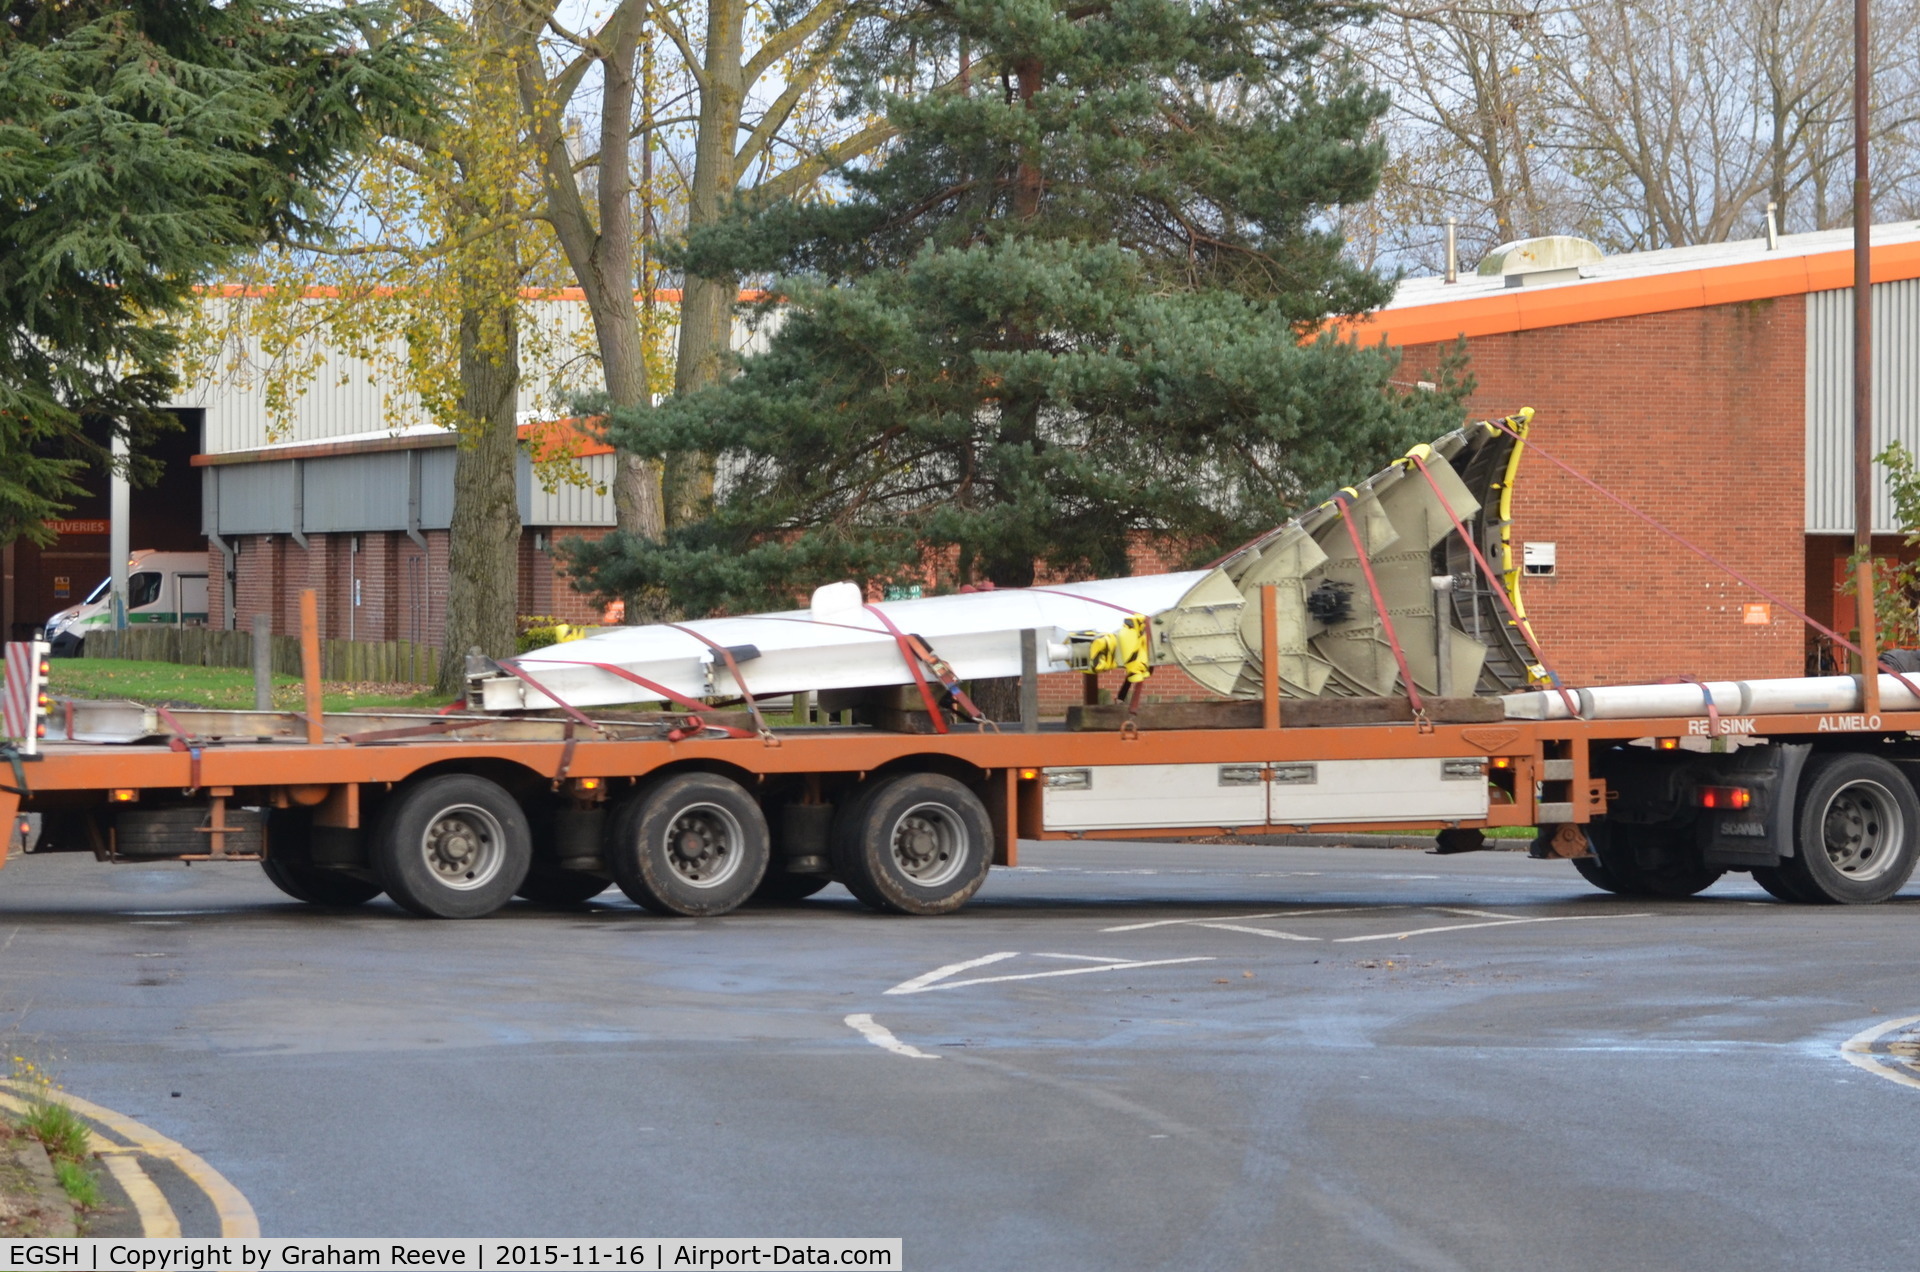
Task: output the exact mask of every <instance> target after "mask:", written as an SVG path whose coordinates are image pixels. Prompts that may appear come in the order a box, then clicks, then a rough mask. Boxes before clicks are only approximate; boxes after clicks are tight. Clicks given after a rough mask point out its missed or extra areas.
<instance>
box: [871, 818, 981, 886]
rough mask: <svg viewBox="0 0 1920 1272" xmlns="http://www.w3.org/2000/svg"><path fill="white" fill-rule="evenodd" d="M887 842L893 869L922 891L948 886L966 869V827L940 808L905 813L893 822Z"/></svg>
mask: <svg viewBox="0 0 1920 1272" xmlns="http://www.w3.org/2000/svg"><path fill="white" fill-rule="evenodd" d="M890 840H891V842H890V844H889V847H890V849H891V850H892V854H893V862H894V865H896V866H897V867H899V869H900V872H901V873H902V874H904V875H906V876H907V878H908V879H910V880H912V881H913V882H914V883H917V884H920V885H921V886H923V887H939V886H940V885H942V884H946V883H949V882H951V881H952V880H953V879H954V877H955V876H956V875H958V874H959V873H960V871H961V870H962V869H963V868H965V866H966V856H967V853H966V848H967V830H966V827H965V825H964V823H962V822H961V821H960V819H959V817H958V815H957V814H956V813H955V812H954V811H953V810H952V809H951V808H949V807H947V806H946V805H944V804H931V803H930V804H921V805H919V806H918V807H915V808H910V809H908V810H907V811H906V812H905V813H903V814H901V816H900V818H899V820H898V821H896V822H894V824H893V834H892V835H891V836H890Z"/></svg>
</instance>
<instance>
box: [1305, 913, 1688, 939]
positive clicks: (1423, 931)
mask: <svg viewBox="0 0 1920 1272" xmlns="http://www.w3.org/2000/svg"><path fill="white" fill-rule="evenodd" d="M1652 917H1653V913H1652V911H1646V912H1643V913H1640V914H1559V915H1550V916H1547V917H1543V918H1537V919H1496V920H1495V921H1494V922H1492V923H1449V924H1447V925H1445V926H1444V927H1427V928H1414V929H1413V930H1412V931H1409V932H1376V933H1374V934H1373V935H1371V936H1337V937H1335V938H1334V944H1336V945H1344V944H1346V943H1347V942H1349V941H1399V940H1404V939H1405V938H1407V937H1409V936H1426V935H1428V934H1430V933H1433V932H1465V931H1467V930H1468V929H1469V928H1490V927H1513V926H1514V925H1516V924H1520V923H1578V922H1580V921H1582V920H1584V919H1650V918H1652Z"/></svg>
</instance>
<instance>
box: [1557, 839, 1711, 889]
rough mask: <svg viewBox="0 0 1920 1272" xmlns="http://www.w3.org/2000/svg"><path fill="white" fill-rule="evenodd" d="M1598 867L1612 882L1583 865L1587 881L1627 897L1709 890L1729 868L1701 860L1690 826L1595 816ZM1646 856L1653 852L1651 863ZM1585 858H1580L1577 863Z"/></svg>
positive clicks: (1579, 863) (1594, 846)
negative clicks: (1599, 876)
mask: <svg viewBox="0 0 1920 1272" xmlns="http://www.w3.org/2000/svg"><path fill="white" fill-rule="evenodd" d="M1587 835H1588V837H1589V838H1590V839H1591V841H1592V843H1593V850H1594V852H1595V853H1597V854H1599V857H1600V860H1599V862H1598V863H1597V864H1598V866H1599V870H1598V871H1597V872H1596V873H1599V874H1603V875H1605V876H1606V877H1607V878H1609V879H1611V880H1612V881H1613V886H1609V885H1608V884H1606V883H1602V882H1601V881H1600V880H1599V879H1597V878H1595V877H1594V874H1590V873H1588V870H1587V869H1581V871H1580V873H1581V874H1582V875H1584V876H1585V877H1586V878H1587V880H1588V882H1590V883H1593V884H1594V885H1595V886H1597V887H1601V888H1606V889H1607V890H1608V891H1609V892H1616V893H1618V894H1619V895H1621V896H1623V897H1665V898H1667V899H1668V900H1672V901H1678V900H1684V899H1685V898H1687V897H1690V896H1693V895H1694V894H1695V893H1699V892H1705V891H1706V890H1707V889H1708V888H1711V887H1712V886H1713V885H1714V884H1716V883H1718V882H1719V881H1720V876H1722V875H1724V874H1725V873H1726V871H1724V870H1721V869H1720V868H1718V867H1717V866H1709V865H1706V864H1705V863H1703V862H1701V861H1700V860H1699V859H1698V857H1697V856H1696V854H1695V853H1694V852H1693V851H1692V844H1691V839H1692V828H1691V827H1690V826H1686V825H1679V826H1672V825H1664V824H1663V825H1657V826H1637V825H1632V824H1629V823H1615V822H1612V821H1596V822H1594V823H1593V824H1592V825H1590V826H1588V827H1587ZM1644 857H1652V858H1654V861H1653V862H1651V863H1649V862H1646V861H1645V860H1644ZM1583 864H1584V863H1582V862H1579V861H1576V862H1575V863H1574V865H1575V866H1576V867H1578V866H1582V865H1583Z"/></svg>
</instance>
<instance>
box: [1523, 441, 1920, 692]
mask: <svg viewBox="0 0 1920 1272" xmlns="http://www.w3.org/2000/svg"><path fill="white" fill-rule="evenodd" d="M1489 422H1490V423H1492V425H1493V426H1494V427H1495V428H1497V429H1499V430H1500V431H1501V432H1503V433H1505V434H1506V435H1507V436H1508V437H1511V438H1513V439H1514V440H1515V441H1517V442H1525V443H1526V446H1527V449H1528V450H1529V451H1531V452H1532V453H1533V454H1535V455H1538V456H1539V457H1540V458H1542V459H1544V460H1546V461H1547V462H1548V463H1549V464H1552V465H1553V466H1554V467H1555V468H1558V469H1559V470H1560V471H1561V472H1563V473H1565V474H1566V475H1567V476H1569V477H1571V478H1573V479H1574V480H1575V481H1577V482H1579V483H1580V484H1581V485H1583V486H1586V487H1588V488H1589V489H1591V490H1592V491H1593V492H1594V493H1595V494H1598V495H1600V496H1602V497H1603V498H1605V499H1607V500H1609V501H1610V502H1612V503H1615V504H1617V505H1619V506H1620V507H1621V508H1623V509H1624V510H1626V511H1627V512H1628V513H1630V514H1632V515H1633V516H1635V517H1638V518H1639V519H1640V520H1641V521H1644V522H1646V523H1647V524H1648V525H1650V526H1652V527H1653V528H1654V529H1655V530H1658V531H1659V532H1660V533H1661V534H1664V535H1666V536H1667V538H1669V539H1672V540H1673V541H1674V542H1675V543H1677V544H1679V545H1680V546H1681V547H1683V548H1685V549H1686V550H1687V551H1689V552H1691V553H1693V554H1694V555H1695V556H1697V557H1699V558H1700V559H1701V560H1703V561H1706V562H1708V563H1710V564H1712V565H1716V566H1718V567H1719V568H1720V569H1722V570H1725V571H1726V572H1727V573H1728V574H1729V575H1731V576H1732V577H1733V579H1734V581H1735V582H1737V583H1740V584H1743V585H1744V586H1746V587H1750V588H1752V589H1753V590H1754V591H1756V592H1758V593H1759V594H1760V595H1762V596H1764V597H1766V598H1767V599H1768V600H1769V601H1772V602H1773V603H1774V604H1775V605H1778V606H1779V607H1780V608H1781V609H1783V610H1785V611H1787V613H1789V614H1791V615H1793V616H1794V617H1795V618H1797V619H1799V620H1800V621H1801V622H1803V623H1805V624H1806V625H1807V626H1808V627H1811V628H1813V630H1814V631H1816V632H1819V633H1820V634H1821V635H1822V636H1825V637H1826V638H1827V639H1828V640H1831V641H1833V642H1835V643H1836V644H1838V645H1839V646H1840V647H1841V648H1843V649H1850V650H1852V651H1853V652H1854V653H1856V654H1860V656H1861V657H1863V658H1864V657H1865V656H1866V655H1865V654H1864V653H1862V652H1861V649H1860V646H1858V645H1856V644H1854V643H1853V642H1852V641H1850V640H1848V639H1847V638H1846V637H1845V636H1842V635H1841V634H1840V633H1839V632H1836V631H1834V630H1833V629H1832V628H1831V627H1828V626H1827V625H1826V624H1825V623H1822V622H1821V621H1820V620H1818V619H1816V618H1814V617H1813V616H1812V615H1811V614H1808V613H1807V612H1806V611H1805V610H1803V609H1801V608H1800V607H1799V606H1797V605H1795V604H1793V603H1792V602H1791V601H1787V600H1782V599H1781V598H1780V597H1778V596H1776V595H1774V594H1773V593H1772V592H1769V591H1768V590H1767V589H1766V588H1764V587H1761V586H1760V585H1759V584H1758V583H1755V582H1754V581H1753V580H1752V579H1750V578H1748V577H1747V576H1746V575H1744V574H1742V573H1740V571H1738V570H1736V569H1734V568H1733V567H1732V566H1730V565H1728V564H1727V563H1726V562H1725V561H1722V560H1721V559H1720V558H1719V557H1717V556H1715V555H1713V553H1711V552H1709V551H1707V550H1706V549H1705V548H1703V547H1701V546H1700V545H1698V544H1696V543H1693V542H1690V541H1689V540H1688V539H1687V538H1686V537H1685V536H1683V535H1681V534H1680V532H1679V531H1677V530H1672V529H1669V528H1668V527H1667V526H1665V525H1662V524H1661V523H1660V522H1659V521H1656V520H1655V519H1654V518H1652V517H1651V516H1648V515H1647V514H1646V513H1644V512H1642V511H1640V510H1639V509H1638V508H1636V507H1634V506H1633V505H1632V504H1630V503H1628V502H1627V501H1626V500H1624V499H1622V498H1621V497H1620V496H1619V495H1616V494H1614V493H1613V492H1612V491H1611V490H1608V489H1607V488H1606V487H1605V486H1602V485H1601V484H1600V483H1599V482H1597V481H1595V480H1594V479H1593V478H1591V477H1589V476H1587V475H1586V474H1585V473H1583V472H1581V471H1580V470H1579V469H1577V468H1575V467H1573V466H1572V465H1571V464H1568V463H1566V462H1565V461H1563V460H1560V459H1557V458H1555V457H1554V456H1552V455H1550V454H1548V453H1547V452H1546V451H1544V450H1542V449H1541V448H1540V445H1539V443H1537V442H1535V441H1532V440H1531V439H1528V438H1524V437H1521V436H1520V434H1518V433H1516V432H1515V431H1514V430H1513V429H1512V428H1511V427H1510V426H1509V425H1508V424H1507V422H1506V421H1505V420H1492V421H1489ZM1879 669H1880V670H1881V671H1884V672H1886V673H1887V674H1888V675H1890V676H1892V677H1893V678H1894V679H1895V680H1897V681H1899V682H1900V683H1901V685H1903V686H1904V687H1905V688H1906V690H1907V692H1908V693H1911V694H1913V695H1914V696H1915V697H1916V698H1920V685H1916V684H1914V683H1913V681H1911V680H1909V679H1907V678H1906V677H1905V676H1904V675H1902V674H1901V673H1900V672H1898V671H1896V670H1894V669H1893V668H1892V667H1889V666H1887V664H1886V663H1885V662H1884V661H1883V662H1881V663H1880V665H1879Z"/></svg>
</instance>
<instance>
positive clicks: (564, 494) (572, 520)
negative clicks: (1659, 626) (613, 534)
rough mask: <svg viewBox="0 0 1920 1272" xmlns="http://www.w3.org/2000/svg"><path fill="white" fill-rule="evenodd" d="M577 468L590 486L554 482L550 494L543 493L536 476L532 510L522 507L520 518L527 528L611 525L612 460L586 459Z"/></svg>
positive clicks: (532, 495)
mask: <svg viewBox="0 0 1920 1272" xmlns="http://www.w3.org/2000/svg"><path fill="white" fill-rule="evenodd" d="M580 467H581V468H582V469H583V470H585V473H586V476H587V479H588V481H589V482H591V483H592V484H591V485H585V486H582V485H577V484H575V483H572V482H557V483H556V484H555V486H554V488H553V489H552V490H544V489H542V488H541V485H540V479H539V475H538V474H535V475H534V477H533V480H532V482H531V483H530V485H531V487H532V489H531V491H530V492H529V493H530V494H531V501H530V503H531V506H530V507H529V506H527V505H525V504H523V505H522V511H521V514H520V516H521V518H522V519H523V520H525V521H526V523H527V524H528V525H530V526H610V525H612V524H613V456H611V455H588V456H587V457H586V458H584V459H582V460H581V461H580ZM521 489H522V490H527V487H526V486H522V487H521Z"/></svg>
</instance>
